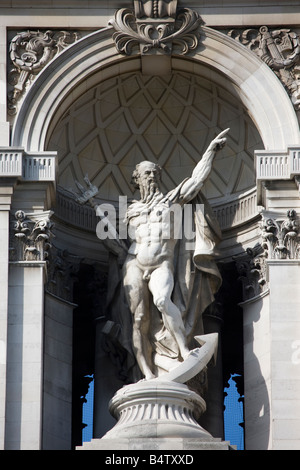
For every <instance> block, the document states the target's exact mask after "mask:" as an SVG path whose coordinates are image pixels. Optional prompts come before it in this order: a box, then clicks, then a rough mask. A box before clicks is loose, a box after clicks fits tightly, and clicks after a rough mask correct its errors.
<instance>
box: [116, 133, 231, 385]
mask: <svg viewBox="0 0 300 470" xmlns="http://www.w3.org/2000/svg"><path fill="white" fill-rule="evenodd" d="M227 131H228V130H226V131H223V132H222V133H221V134H219V135H218V136H217V137H216V138H215V139H214V140H213V141H212V142H211V143H210V145H209V147H208V148H207V150H206V152H205V153H204V155H203V156H202V159H201V160H200V162H199V163H198V164H197V165H196V167H195V169H194V171H193V173H192V175H191V176H190V177H189V178H187V179H186V180H184V181H183V182H182V183H181V184H180V185H179V186H177V187H176V188H175V189H174V190H172V191H170V192H169V193H167V194H163V193H162V192H161V190H160V184H159V183H160V178H161V168H160V167H159V166H158V165H157V164H155V163H152V162H149V161H143V162H141V163H139V164H138V165H137V166H136V169H135V171H134V173H133V177H132V180H133V183H134V184H135V185H136V186H137V187H138V189H139V191H140V194H141V200H140V201H136V202H133V203H132V204H131V205H130V206H129V207H128V210H127V216H126V222H127V224H128V233H129V237H130V246H129V249H128V253H127V257H126V260H125V262H124V265H123V283H124V289H125V295H126V299H127V302H128V305H129V309H130V311H131V313H132V315H133V336H132V341H133V349H134V353H135V356H136V359H137V362H138V365H139V367H140V369H141V371H142V373H143V375H144V376H145V378H146V379H151V378H154V377H156V376H157V375H158V372H157V366H158V367H159V368H161V369H163V370H169V368H170V367H171V364H172V360H173V361H174V359H175V360H176V361H178V360H179V361H182V360H184V359H186V358H187V356H188V355H189V352H190V348H189V334H188V329H189V328H191V326H192V325H191V323H192V324H195V323H197V318H195V317H197V311H196V312H195V311H194V312H193V314H192V317H193V320H192V319H191V315H190V316H189V315H188V313H190V314H191V312H188V310H191V309H189V308H187V304H191V303H193V302H195V299H193V298H191V297H192V296H193V294H194V293H195V287H196V286H195V285H194V284H195V283H194V282H191V278H192V277H193V278H194V279H193V281H195V273H193V266H191V265H190V264H189V266H187V259H186V256H184V254H182V253H180V246H177V245H180V242H179V240H178V238H179V237H176V234H175V233H174V232H175V231H176V227H175V222H176V220H175V219H176V214H177V212H176V211H175V212H174V207H176V208H178V207H181V208H182V207H183V206H184V205H186V204H188V203H194V205H195V200H197V199H196V198H197V197H198V195H199V192H200V190H201V188H202V186H203V184H204V182H205V181H206V179H207V178H208V177H209V174H210V172H211V169H212V164H213V159H214V156H215V154H216V152H217V151H218V150H220V149H221V148H223V146H224V145H225V143H226V137H225V134H226V133H227ZM199 203H200V204H199ZM199 206H201V212H202V215H203V218H202V220H201V221H200V222H199V221H198V225H200V227H199V229H198V232H199V230H201V229H202V240H201V241H200V244H199V241H198V245H197V243H196V247H195V249H196V250H197V251H198V252H197V253H196V252H195V251H194V260H193V261H194V263H195V265H196V267H197V257H198V259H200V262H198V263H199V271H201V269H202V279H198V283H197V285H198V287H199V288H200V296H201V290H202V291H203V290H205V289H208V290H210V291H213V292H212V294H213V293H214V292H215V291H216V287H213V286H211V282H205V281H204V279H203V276H205V275H206V277H213V276H214V274H215V277H217V278H219V276H218V273H217V272H216V271H217V270H216V267H215V266H213V261H212V260H211V257H212V254H213V253H212V251H213V249H212V248H213V245H214V243H213V241H216V238H219V237H220V235H219V233H218V232H219V230H218V227H217V226H216V224H217V223H216V221H215V220H213V216H212V213H211V211H210V213H207V203H206V201H205V202H204V200H203V196H202V199H198V207H199ZM203 208H204V209H203ZM171 212H172V214H171ZM198 212H199V210H198ZM205 212H206V214H205ZM203 213H204V214H203ZM172 215H173V217H172ZM198 218H199V214H198ZM209 218H210V222H208V221H207V220H208V219H209ZM201 226H202V227H201ZM205 227H206V229H205ZM205 232H207V233H205ZM208 232H209V233H208ZM199 236H200V237H201V233H200V234H199V233H198V237H199ZM181 241H182V240H181ZM209 242H210V243H209ZM203 247H204V250H203ZM201 250H202V253H200V252H201ZM181 251H182V250H181ZM182 257H183V258H184V262H182ZM201 258H202V264H203V265H204V266H201ZM203 261H204V263H203ZM178 268H179V269H180V268H183V270H181V269H180V271H181V272H180V273H178ZM176 270H177V274H175V271H176ZM188 270H189V271H190V272H187V271H188ZM176 276H177V278H178V277H179V278H180V277H181V278H182V279H181V283H180V279H177V281H175V278H176ZM183 278H188V280H187V282H186V285H184V284H185V280H184V279H183ZM206 281H207V279H206ZM175 283H177V284H179V287H181V289H180V290H181V296H180V297H181V299H180V298H178V286H177V288H176V292H177V299H176V293H174V287H175ZM180 284H181V286H180ZM209 284H210V285H209ZM217 284H218V283H217ZM218 285H219V284H218ZM197 296H199V293H197ZM204 297H207V292H206V294H205V296H204ZM187 298H189V301H188V300H187ZM199 300H200V304H201V303H202V304H203V300H204V302H205V299H199ZM208 303H209V302H208ZM204 306H205V305H203V306H202V308H201V307H200V313H201V310H203V307H204ZM182 307H183V308H182ZM198 307H199V304H198ZM153 310H154V311H156V315H155V313H154V312H153ZM196 310H197V309H196ZM157 313H158V315H157ZM198 315H199V308H198ZM192 329H193V328H192Z"/></svg>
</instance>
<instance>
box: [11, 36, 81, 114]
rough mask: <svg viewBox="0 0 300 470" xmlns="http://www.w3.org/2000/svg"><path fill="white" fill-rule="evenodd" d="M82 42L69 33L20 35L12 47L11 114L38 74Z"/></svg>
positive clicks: (13, 40)
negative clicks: (62, 53)
mask: <svg viewBox="0 0 300 470" xmlns="http://www.w3.org/2000/svg"><path fill="white" fill-rule="evenodd" d="M78 39H79V34H78V33H76V32H69V31H59V32H57V31H51V30H47V31H45V32H42V31H25V32H21V33H18V34H17V35H16V36H15V37H14V38H13V39H12V41H11V43H10V48H9V55H10V59H11V61H12V63H13V68H12V69H11V70H9V73H8V83H9V85H10V86H11V90H10V91H9V93H8V113H9V114H10V115H14V114H15V113H16V111H17V102H18V101H19V100H20V98H21V97H22V95H23V94H24V91H25V90H26V89H28V88H29V86H30V85H31V84H32V82H33V80H34V79H35V77H36V75H37V74H38V73H39V72H40V71H41V70H42V69H43V68H44V67H45V66H46V65H47V64H48V63H49V62H50V60H52V59H53V57H55V56H56V55H58V54H59V53H60V52H61V51H63V50H64V49H65V48H66V47H67V46H69V45H70V44H72V43H73V42H75V41H77V40H78Z"/></svg>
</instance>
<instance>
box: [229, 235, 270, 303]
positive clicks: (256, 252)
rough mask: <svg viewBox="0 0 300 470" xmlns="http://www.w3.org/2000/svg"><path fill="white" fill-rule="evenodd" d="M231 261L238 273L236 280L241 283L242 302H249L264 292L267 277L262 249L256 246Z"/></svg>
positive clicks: (264, 255)
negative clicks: (233, 262)
mask: <svg viewBox="0 0 300 470" xmlns="http://www.w3.org/2000/svg"><path fill="white" fill-rule="evenodd" d="M233 259H234V261H235V263H236V268H237V271H238V273H239V278H238V280H239V281H240V282H241V283H242V289H243V300H249V299H251V298H253V297H255V296H256V295H259V294H261V293H262V292H264V290H265V289H266V287H267V275H266V254H265V252H264V249H263V247H262V246H261V245H260V244H257V245H256V246H255V247H254V248H247V249H246V250H245V253H243V254H241V255H239V256H235V257H234V258H233Z"/></svg>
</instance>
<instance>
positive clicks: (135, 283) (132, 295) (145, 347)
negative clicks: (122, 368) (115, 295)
mask: <svg viewBox="0 0 300 470" xmlns="http://www.w3.org/2000/svg"><path fill="white" fill-rule="evenodd" d="M123 274H124V289H125V294H126V299H127V302H128V306H129V308H130V311H131V312H132V314H133V333H132V342H133V350H134V353H135V356H136V360H137V362H138V365H139V367H140V369H141V372H142V373H143V374H144V376H145V378H146V379H152V378H154V377H155V376H154V374H153V372H152V369H151V368H152V346H151V344H150V341H149V328H150V312H149V291H148V286H147V284H146V282H145V281H144V280H143V274H144V273H143V271H142V270H141V269H140V268H139V267H138V266H137V264H136V260H135V257H130V258H127V260H126V261H125V263H124V267H123Z"/></svg>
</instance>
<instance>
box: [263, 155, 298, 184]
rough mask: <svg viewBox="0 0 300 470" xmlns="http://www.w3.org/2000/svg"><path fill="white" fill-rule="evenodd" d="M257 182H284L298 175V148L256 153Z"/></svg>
mask: <svg viewBox="0 0 300 470" xmlns="http://www.w3.org/2000/svg"><path fill="white" fill-rule="evenodd" d="M255 154H256V178H257V180H258V181H259V180H260V181H261V180H284V179H287V180H289V179H291V178H292V177H293V176H296V175H299V174H300V148H299V147H288V149H287V151H272V152H270V151H268V150H263V151H256V152H255Z"/></svg>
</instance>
